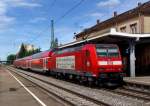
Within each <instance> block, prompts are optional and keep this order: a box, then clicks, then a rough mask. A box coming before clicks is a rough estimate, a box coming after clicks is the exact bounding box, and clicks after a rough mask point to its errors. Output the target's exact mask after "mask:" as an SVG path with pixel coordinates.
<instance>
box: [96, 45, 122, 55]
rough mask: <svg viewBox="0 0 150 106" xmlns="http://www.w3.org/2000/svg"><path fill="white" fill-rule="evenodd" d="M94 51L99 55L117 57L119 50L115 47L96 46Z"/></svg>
mask: <svg viewBox="0 0 150 106" xmlns="http://www.w3.org/2000/svg"><path fill="white" fill-rule="evenodd" d="M96 52H97V55H98V56H100V57H119V50H118V48H117V47H100V46H96Z"/></svg>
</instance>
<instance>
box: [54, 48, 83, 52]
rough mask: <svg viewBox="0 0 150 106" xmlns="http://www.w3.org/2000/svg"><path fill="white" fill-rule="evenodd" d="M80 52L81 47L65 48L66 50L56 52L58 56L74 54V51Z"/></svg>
mask: <svg viewBox="0 0 150 106" xmlns="http://www.w3.org/2000/svg"><path fill="white" fill-rule="evenodd" d="M79 50H81V47H72V48H65V49H60V50H58V51H56V54H63V53H67V52H74V51H79Z"/></svg>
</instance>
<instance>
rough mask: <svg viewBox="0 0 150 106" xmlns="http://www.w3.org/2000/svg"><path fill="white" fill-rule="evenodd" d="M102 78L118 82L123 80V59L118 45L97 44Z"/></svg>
mask: <svg viewBox="0 0 150 106" xmlns="http://www.w3.org/2000/svg"><path fill="white" fill-rule="evenodd" d="M96 54H97V64H98V71H99V78H100V80H105V81H103V82H108V81H109V82H113V83H114V82H118V81H121V82H122V80H123V74H122V59H121V55H120V51H119V48H118V46H117V45H111V44H110V45H108V44H107V45H98V44H97V45H96Z"/></svg>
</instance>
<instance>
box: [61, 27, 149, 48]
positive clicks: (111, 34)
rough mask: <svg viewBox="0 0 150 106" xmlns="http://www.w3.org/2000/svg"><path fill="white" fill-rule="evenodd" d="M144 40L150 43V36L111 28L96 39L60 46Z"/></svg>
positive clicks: (98, 34) (99, 34)
mask: <svg viewBox="0 0 150 106" xmlns="http://www.w3.org/2000/svg"><path fill="white" fill-rule="evenodd" d="M143 39H146V41H147V40H148V42H150V41H149V40H150V34H129V33H122V32H117V31H116V29H115V28H111V29H109V30H106V31H105V32H103V33H97V35H96V36H94V37H87V39H83V40H79V41H73V42H71V43H67V44H64V45H62V46H59V48H65V47H69V46H74V45H78V44H82V43H84V42H90V41H93V40H99V41H104V42H106V43H113V42H114V43H116V42H126V41H129V42H130V41H131V40H135V41H136V42H140V41H142V40H143Z"/></svg>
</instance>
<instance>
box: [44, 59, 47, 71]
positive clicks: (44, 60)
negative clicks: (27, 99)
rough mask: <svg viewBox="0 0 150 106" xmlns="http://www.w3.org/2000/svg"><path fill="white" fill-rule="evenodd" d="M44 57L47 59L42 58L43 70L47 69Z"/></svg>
mask: <svg viewBox="0 0 150 106" xmlns="http://www.w3.org/2000/svg"><path fill="white" fill-rule="evenodd" d="M46 59H47V58H44V59H43V69H44V70H46V69H47V68H46V61H47V60H46Z"/></svg>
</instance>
